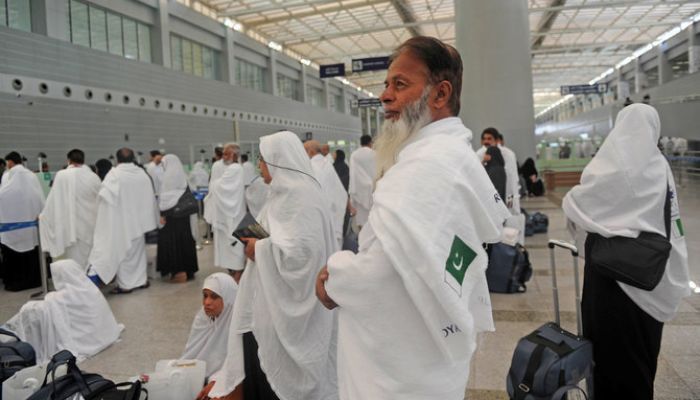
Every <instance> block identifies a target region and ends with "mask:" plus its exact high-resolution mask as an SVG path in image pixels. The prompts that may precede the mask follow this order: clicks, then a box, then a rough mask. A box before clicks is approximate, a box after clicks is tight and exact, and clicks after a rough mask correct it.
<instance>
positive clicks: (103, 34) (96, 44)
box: [90, 7, 107, 51]
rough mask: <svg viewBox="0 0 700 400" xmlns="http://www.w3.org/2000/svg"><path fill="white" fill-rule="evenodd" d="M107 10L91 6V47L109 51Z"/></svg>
mask: <svg viewBox="0 0 700 400" xmlns="http://www.w3.org/2000/svg"><path fill="white" fill-rule="evenodd" d="M106 18H107V17H106V15H105V12H104V11H102V10H100V9H99V8H95V7H90V47H92V48H93V49H97V50H102V51H107V19H106Z"/></svg>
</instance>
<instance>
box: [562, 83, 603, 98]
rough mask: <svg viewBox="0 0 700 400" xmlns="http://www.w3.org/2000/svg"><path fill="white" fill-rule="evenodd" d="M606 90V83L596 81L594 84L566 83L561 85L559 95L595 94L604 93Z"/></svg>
mask: <svg viewBox="0 0 700 400" xmlns="http://www.w3.org/2000/svg"><path fill="white" fill-rule="evenodd" d="M607 90H608V84H607V83H596V84H595V85H568V86H562V87H561V95H562V96H566V95H567V94H596V93H605V92H606V91H607Z"/></svg>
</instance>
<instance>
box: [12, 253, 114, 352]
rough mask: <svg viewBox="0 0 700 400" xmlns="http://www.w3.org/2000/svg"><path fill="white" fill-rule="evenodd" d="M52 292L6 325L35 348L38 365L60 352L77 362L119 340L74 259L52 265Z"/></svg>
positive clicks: (100, 299) (106, 311) (99, 297)
mask: <svg viewBox="0 0 700 400" xmlns="http://www.w3.org/2000/svg"><path fill="white" fill-rule="evenodd" d="M51 276H52V278H53V285H54V287H55V288H56V291H55V292H50V293H48V294H47V295H46V297H45V298H44V300H39V301H29V302H27V303H26V304H25V305H23V306H22V308H21V309H20V310H19V313H17V314H16V315H15V316H14V317H12V318H11V319H10V320H9V321H7V323H6V324H5V326H4V328H6V329H7V330H9V331H12V332H14V333H15V334H17V336H19V338H20V339H22V340H23V341H25V342H28V343H29V344H31V345H32V346H33V347H34V351H35V352H36V361H37V364H41V363H44V362H47V361H49V360H50V359H51V356H53V355H54V354H55V353H57V352H59V351H60V350H64V349H65V350H69V351H70V352H71V353H73V354H74V355H75V356H76V358H77V359H78V360H79V361H80V360H82V359H85V358H88V357H92V356H94V355H95V354H97V353H99V352H100V351H102V350H104V349H105V348H107V347H108V346H109V345H111V344H112V343H114V342H115V341H117V339H119V334H120V333H121V331H122V329H124V326H123V325H121V324H118V323H117V321H116V320H115V319H114V314H112V310H111V309H110V308H109V305H108V304H107V300H105V298H104V296H103V295H102V293H101V292H100V290H99V289H98V288H97V287H96V286H95V284H94V283H92V281H91V280H90V278H88V277H87V275H85V269H84V268H83V267H82V266H80V265H78V263H76V262H75V261H73V260H61V261H56V262H54V263H52V264H51Z"/></svg>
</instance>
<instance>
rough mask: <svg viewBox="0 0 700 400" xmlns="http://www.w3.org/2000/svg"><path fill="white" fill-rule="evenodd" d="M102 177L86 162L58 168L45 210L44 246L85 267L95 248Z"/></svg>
mask: <svg viewBox="0 0 700 400" xmlns="http://www.w3.org/2000/svg"><path fill="white" fill-rule="evenodd" d="M101 187H102V182H100V178H99V177H98V176H97V175H96V174H95V173H94V172H92V170H91V169H90V168H89V167H87V166H85V165H79V166H76V165H69V166H68V167H67V168H66V169H64V170H61V171H58V173H56V177H55V178H54V180H53V186H52V187H51V191H50V192H49V197H48V198H47V199H46V205H45V206H44V210H43V211H42V212H41V216H40V219H41V231H40V234H41V248H42V249H43V250H44V251H47V252H49V253H50V254H51V257H53V258H59V257H61V256H63V257H64V258H68V259H71V260H74V261H75V262H77V263H78V265H80V266H81V267H82V268H83V269H84V270H87V267H88V257H89V256H90V249H91V248H92V239H93V235H94V233H95V219H96V218H97V194H98V193H99V191H100V188H101Z"/></svg>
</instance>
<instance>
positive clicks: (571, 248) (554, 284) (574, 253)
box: [547, 239, 583, 336]
mask: <svg viewBox="0 0 700 400" xmlns="http://www.w3.org/2000/svg"><path fill="white" fill-rule="evenodd" d="M547 247H549V259H550V262H551V266H552V294H553V295H554V317H555V321H556V323H557V325H559V326H561V318H560V316H559V289H558V288H557V267H556V262H555V260H554V248H555V247H561V248H563V249H567V250H569V251H570V252H571V255H572V256H573V258H574V290H575V291H576V293H575V294H576V328H577V332H578V335H579V336H581V335H582V334H583V329H582V321H581V290H580V284H579V279H578V249H577V248H576V246H574V245H573V244H571V243H569V242H565V241H563V240H556V239H552V240H550V241H549V242H548V243H547Z"/></svg>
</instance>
